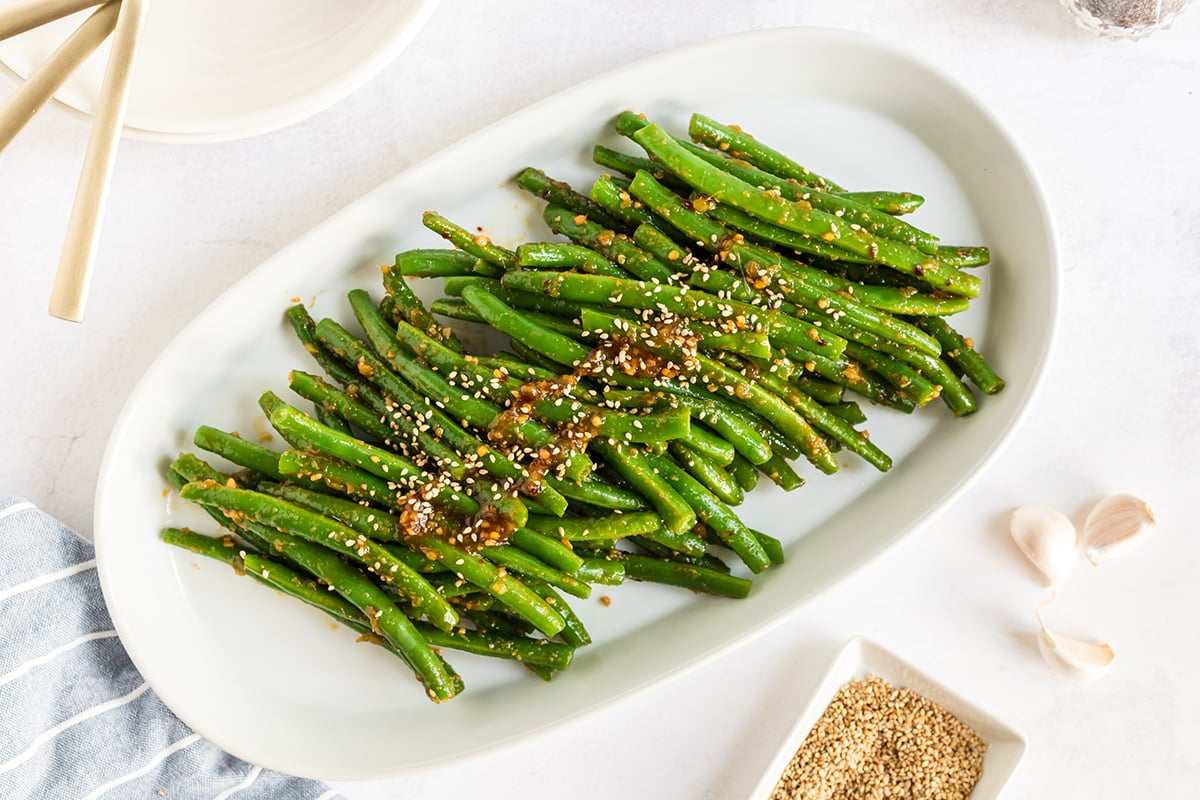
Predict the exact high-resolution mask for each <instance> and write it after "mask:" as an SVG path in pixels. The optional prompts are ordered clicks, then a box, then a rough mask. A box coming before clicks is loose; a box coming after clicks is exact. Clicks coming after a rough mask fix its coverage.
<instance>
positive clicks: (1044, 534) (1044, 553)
mask: <svg viewBox="0 0 1200 800" xmlns="http://www.w3.org/2000/svg"><path fill="white" fill-rule="evenodd" d="M1008 530H1009V533H1010V534H1012V538H1013V541H1014V542H1016V543H1017V547H1019V548H1021V552H1022V553H1024V554H1025V557H1026V558H1028V559H1029V560H1030V561H1031V562H1033V565H1034V566H1035V567H1037V568H1038V570H1039V571H1041V573H1042V574H1043V575H1044V576H1046V580H1047V581H1049V584H1050V586H1052V587H1053V586H1057V585H1058V584H1059V583H1061V582H1062V581H1063V580H1064V579H1065V578H1066V577H1067V575H1068V574H1070V572H1071V569H1072V568H1074V566H1075V562H1076V561H1078V560H1079V534H1078V533H1076V531H1075V526H1074V525H1072V524H1071V520H1069V519H1067V517H1066V515H1064V514H1063V513H1062V512H1060V511H1055V510H1054V509H1052V508H1044V507H1042V506H1022V507H1021V508H1018V509H1017V510H1016V511H1014V512H1013V514H1012V519H1011V520H1010V521H1009V526H1008Z"/></svg>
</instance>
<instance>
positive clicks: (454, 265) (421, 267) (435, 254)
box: [395, 249, 476, 278]
mask: <svg viewBox="0 0 1200 800" xmlns="http://www.w3.org/2000/svg"><path fill="white" fill-rule="evenodd" d="M475 258H476V257H475V256H473V255H471V254H470V253H464V252H463V251H462V250H443V249H436V250H433V249H417V250H405V251H404V252H402V253H397V254H396V266H395V272H396V273H398V274H400V275H404V276H406V277H407V276H412V277H419V278H441V277H444V276H446V275H470V274H472V271H473V270H474V268H475Z"/></svg>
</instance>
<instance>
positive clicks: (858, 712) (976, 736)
mask: <svg viewBox="0 0 1200 800" xmlns="http://www.w3.org/2000/svg"><path fill="white" fill-rule="evenodd" d="M1026 747H1027V742H1026V739H1025V736H1024V735H1023V734H1022V733H1021V732H1020V731H1018V730H1016V729H1015V728H1013V727H1012V726H1010V725H1008V724H1006V723H1004V722H1002V721H1001V720H1000V719H998V718H996V717H995V716H993V715H992V714H990V713H988V712H986V711H984V710H983V709H981V708H979V707H978V706H977V705H975V704H974V703H971V702H969V701H967V700H965V699H964V698H962V697H961V696H960V695H958V694H955V693H954V692H952V691H950V690H949V689H947V688H946V687H945V686H943V685H942V684H940V683H938V682H937V681H935V680H934V679H933V678H931V677H929V676H928V675H927V674H925V673H924V672H921V671H920V670H918V669H917V668H916V667H914V666H912V665H911V664H909V663H908V662H906V661H904V660H902V659H900V658H899V657H898V656H896V655H894V654H893V653H891V652H889V651H887V650H885V649H884V648H882V647H880V646H879V645H877V644H875V643H874V642H871V641H868V640H866V639H861V638H856V639H852V640H850V641H849V642H848V643H847V644H846V646H845V647H843V648H842V650H841V652H840V653H839V654H838V656H837V658H836V659H835V660H834V662H833V664H832V665H831V666H830V667H829V670H828V671H827V672H826V673H825V676H824V677H823V678H822V679H821V684H820V686H819V687H818V688H817V690H816V692H815V693H814V694H813V696H812V699H811V700H810V701H809V703H808V705H807V706H806V707H805V709H804V711H803V713H802V714H801V715H800V718H799V719H798V720H797V721H796V724H795V725H794V726H793V727H792V729H791V731H789V732H788V735H787V737H786V738H785V739H784V741H783V743H782V744H781V745H780V747H779V750H778V751H777V752H776V753H775V756H774V757H773V758H772V759H771V762H770V764H769V765H768V767H767V768H766V770H765V771H764V772H763V777H762V779H761V780H760V781H759V782H758V785H757V786H755V788H754V791H753V792H752V793H751V794H750V798H751V800H816V799H817V798H820V800H851V798H853V799H855V800H858V799H860V798H861V799H862V800H866V799H867V798H885V797H912V798H914V800H956V799H961V800H965V798H968V797H969V798H971V800H992V798H996V797H999V796H1000V792H1001V791H1002V790H1003V788H1004V785H1005V784H1006V783H1007V782H1008V780H1009V778H1010V777H1011V776H1012V774H1013V772H1014V771H1015V770H1016V768H1017V765H1018V764H1019V763H1020V761H1021V759H1022V757H1023V756H1024V755H1025V750H1026Z"/></svg>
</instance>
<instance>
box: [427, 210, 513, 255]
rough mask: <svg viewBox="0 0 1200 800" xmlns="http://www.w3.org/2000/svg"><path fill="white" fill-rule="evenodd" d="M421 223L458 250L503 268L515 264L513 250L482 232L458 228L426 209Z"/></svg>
mask: <svg viewBox="0 0 1200 800" xmlns="http://www.w3.org/2000/svg"><path fill="white" fill-rule="evenodd" d="M421 223H422V224H423V225H424V226H425V227H426V228H429V230H431V231H433V232H434V233H436V234H438V235H439V236H441V237H442V238H443V239H445V240H447V241H448V242H450V243H451V244H452V245H454V246H455V247H457V248H458V249H459V250H462V251H464V252H467V253H470V254H471V255H473V256H475V257H476V258H478V259H481V260H483V261H485V262H487V263H488V264H492V265H494V266H496V267H499V268H500V269H503V270H507V269H512V268H513V267H515V266H516V265H517V255H516V253H514V252H513V251H511V250H509V249H507V248H504V247H500V246H499V245H496V244H493V243H492V241H491V240H490V239H488V237H486V236H484V235H483V234H472V233H471V232H470V231H468V230H466V229H465V228H460V227H459V226H457V225H455V224H454V223H453V222H451V221H450V220H448V219H446V218H445V217H443V216H441V215H440V214H437V213H436V212H433V211H426V212H425V213H424V214H422V215H421Z"/></svg>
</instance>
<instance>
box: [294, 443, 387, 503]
mask: <svg viewBox="0 0 1200 800" xmlns="http://www.w3.org/2000/svg"><path fill="white" fill-rule="evenodd" d="M279 472H280V473H281V475H282V476H283V477H284V479H287V478H293V479H295V480H296V481H306V482H307V483H309V484H310V485H314V486H315V485H318V484H319V485H322V486H325V487H327V488H329V489H331V490H333V491H335V492H337V493H338V494H343V495H345V496H347V497H350V498H354V499H358V500H365V501H368V502H375V503H378V504H380V505H383V506H387V507H388V508H394V509H397V510H400V509H402V508H403V505H404V504H403V502H402V501H401V499H400V497H401V493H400V492H398V491H397V490H396V489H395V488H393V486H394V484H389V483H388V482H387V481H385V480H383V479H381V478H377V477H375V476H374V475H372V474H371V473H369V472H366V471H365V470H361V469H359V468H357V467H352V466H350V465H349V464H344V463H342V462H341V461H338V460H337V459H336V458H330V457H329V456H324V455H320V454H319V453H305V452H301V451H299V450H285V451H284V452H283V453H281V454H280V456H279Z"/></svg>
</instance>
